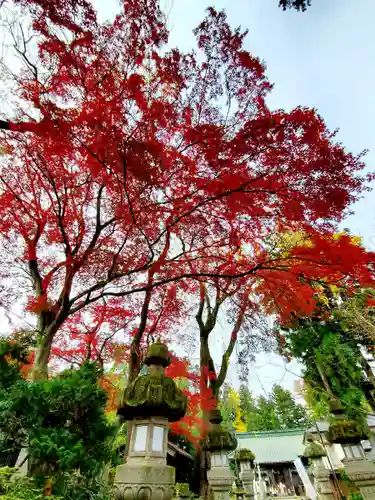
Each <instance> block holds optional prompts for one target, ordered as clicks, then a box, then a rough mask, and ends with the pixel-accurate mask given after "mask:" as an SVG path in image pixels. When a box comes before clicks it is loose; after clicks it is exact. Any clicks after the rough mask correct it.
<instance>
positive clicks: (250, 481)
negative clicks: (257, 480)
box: [240, 469, 255, 500]
mask: <svg viewBox="0 0 375 500" xmlns="http://www.w3.org/2000/svg"><path fill="white" fill-rule="evenodd" d="M240 478H241V481H242V482H243V485H244V488H245V491H246V495H245V496H246V498H247V499H248V500H254V498H255V497H254V472H253V470H252V469H244V470H242V471H241V472H240Z"/></svg>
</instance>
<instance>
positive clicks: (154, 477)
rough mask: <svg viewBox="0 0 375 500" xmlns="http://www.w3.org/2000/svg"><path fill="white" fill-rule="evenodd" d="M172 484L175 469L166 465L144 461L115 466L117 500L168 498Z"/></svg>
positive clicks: (171, 492)
mask: <svg viewBox="0 0 375 500" xmlns="http://www.w3.org/2000/svg"><path fill="white" fill-rule="evenodd" d="M174 485H175V469H174V467H170V466H168V465H160V464H153V463H152V464H151V463H145V462H144V463H143V464H142V463H138V464H131V463H130V464H128V463H127V464H124V465H120V466H119V467H117V472H116V479H115V486H116V488H117V492H116V497H117V498H118V500H151V499H152V500H170V499H171V498H172V497H173V493H174Z"/></svg>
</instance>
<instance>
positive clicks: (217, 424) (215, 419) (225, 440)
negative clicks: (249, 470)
mask: <svg viewBox="0 0 375 500" xmlns="http://www.w3.org/2000/svg"><path fill="white" fill-rule="evenodd" d="M222 421H223V419H222V417H221V413H220V411H219V410H214V411H212V412H211V416H210V424H211V425H210V430H209V431H208V434H207V437H206V439H205V441H204V443H203V449H205V450H208V451H210V452H211V469H210V470H209V471H208V473H207V477H208V482H209V484H210V486H211V487H212V489H213V492H214V495H215V498H218V499H219V498H220V500H229V498H230V489H231V486H232V484H233V481H234V473H233V472H232V471H231V470H230V469H229V459H228V454H229V452H231V451H233V450H235V449H236V448H237V439H236V437H235V436H234V434H233V433H231V432H229V431H225V430H223V429H222V427H221V422H222Z"/></svg>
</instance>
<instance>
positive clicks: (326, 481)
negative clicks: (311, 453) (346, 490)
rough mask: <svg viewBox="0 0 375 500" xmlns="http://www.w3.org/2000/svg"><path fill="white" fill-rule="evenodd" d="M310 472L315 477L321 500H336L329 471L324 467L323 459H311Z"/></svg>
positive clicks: (316, 488)
mask: <svg viewBox="0 0 375 500" xmlns="http://www.w3.org/2000/svg"><path fill="white" fill-rule="evenodd" d="M311 462H312V464H311V467H310V472H311V473H312V475H313V477H314V487H315V490H316V493H317V494H318V499H319V500H335V498H336V497H335V495H334V492H333V485H332V482H331V479H330V473H329V470H328V469H326V468H325V467H324V464H323V460H322V459H321V458H315V459H311Z"/></svg>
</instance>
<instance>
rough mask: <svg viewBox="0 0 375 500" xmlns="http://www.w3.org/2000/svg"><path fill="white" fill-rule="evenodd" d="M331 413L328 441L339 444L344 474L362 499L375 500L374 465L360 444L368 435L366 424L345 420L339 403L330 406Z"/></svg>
mask: <svg viewBox="0 0 375 500" xmlns="http://www.w3.org/2000/svg"><path fill="white" fill-rule="evenodd" d="M331 413H332V414H333V415H334V417H335V419H334V421H333V423H332V424H331V425H330V426H329V429H328V441H330V442H331V443H335V444H336V443H337V444H341V446H342V448H343V451H344V455H345V457H344V458H343V459H342V463H343V464H344V468H345V472H346V474H347V475H348V477H349V479H350V480H351V481H353V483H354V484H355V486H356V487H357V488H359V490H360V493H361V495H362V498H363V499H364V500H372V499H373V498H375V464H374V463H373V462H371V461H370V460H368V459H367V458H366V456H365V453H364V450H363V447H362V444H361V440H363V439H367V436H368V433H369V429H368V427H367V424H366V423H365V422H363V423H361V422H358V421H356V420H353V419H350V418H347V417H346V415H345V411H344V408H343V406H342V404H341V403H338V404H337V403H336V405H335V406H334V407H333V408H332V406H331Z"/></svg>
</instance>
